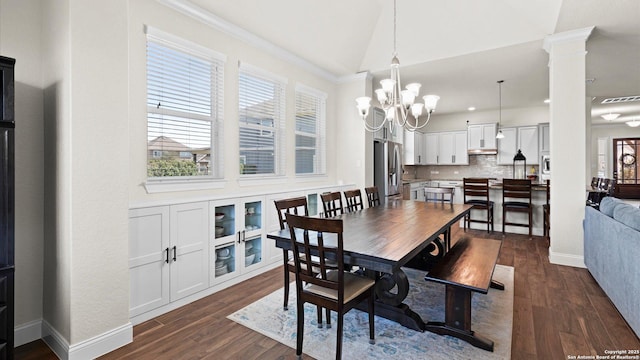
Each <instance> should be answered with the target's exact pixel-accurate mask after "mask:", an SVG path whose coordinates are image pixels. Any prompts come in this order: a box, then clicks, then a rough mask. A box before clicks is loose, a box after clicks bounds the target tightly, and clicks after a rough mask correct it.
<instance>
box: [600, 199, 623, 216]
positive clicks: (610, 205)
mask: <svg viewBox="0 0 640 360" xmlns="http://www.w3.org/2000/svg"><path fill="white" fill-rule="evenodd" d="M618 204H624V203H623V202H622V200H620V199H618V198H614V197H612V196H606V197H605V198H604V199H602V201H600V212H601V213H603V214H605V215H607V216H608V217H613V209H614V208H615V207H616V206H617V205H618Z"/></svg>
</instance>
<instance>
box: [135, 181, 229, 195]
mask: <svg viewBox="0 0 640 360" xmlns="http://www.w3.org/2000/svg"><path fill="white" fill-rule="evenodd" d="M226 184H227V182H226V181H225V180H218V179H216V180H211V179H207V180H158V181H147V182H145V183H144V188H145V190H146V191H147V194H156V193H167V192H178V191H193V190H210V189H224V187H225V185H226Z"/></svg>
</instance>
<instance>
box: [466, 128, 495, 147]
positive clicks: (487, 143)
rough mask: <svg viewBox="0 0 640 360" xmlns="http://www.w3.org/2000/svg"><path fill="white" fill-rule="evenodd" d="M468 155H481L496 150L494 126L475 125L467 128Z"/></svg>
mask: <svg viewBox="0 0 640 360" xmlns="http://www.w3.org/2000/svg"><path fill="white" fill-rule="evenodd" d="M467 146H468V152H469V153H474V152H477V153H483V152H487V151H491V150H496V149H497V144H496V124H495V123H494V124H476V125H469V127H468V128H467Z"/></svg>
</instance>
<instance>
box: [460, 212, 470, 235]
mask: <svg viewBox="0 0 640 360" xmlns="http://www.w3.org/2000/svg"><path fill="white" fill-rule="evenodd" d="M467 221H469V214H465V215H464V219H463V220H462V223H463V224H464V225H463V226H464V231H465V232H467ZM469 227H471V224H469Z"/></svg>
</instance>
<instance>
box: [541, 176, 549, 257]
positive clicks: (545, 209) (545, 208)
mask: <svg viewBox="0 0 640 360" xmlns="http://www.w3.org/2000/svg"><path fill="white" fill-rule="evenodd" d="M545 190H546V195H547V200H546V202H545V203H544V204H543V205H542V228H543V232H544V237H545V239H546V240H547V246H549V245H551V235H550V233H549V231H550V230H551V223H550V220H551V206H550V205H549V199H550V197H551V180H549V179H547V181H546V183H545Z"/></svg>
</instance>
